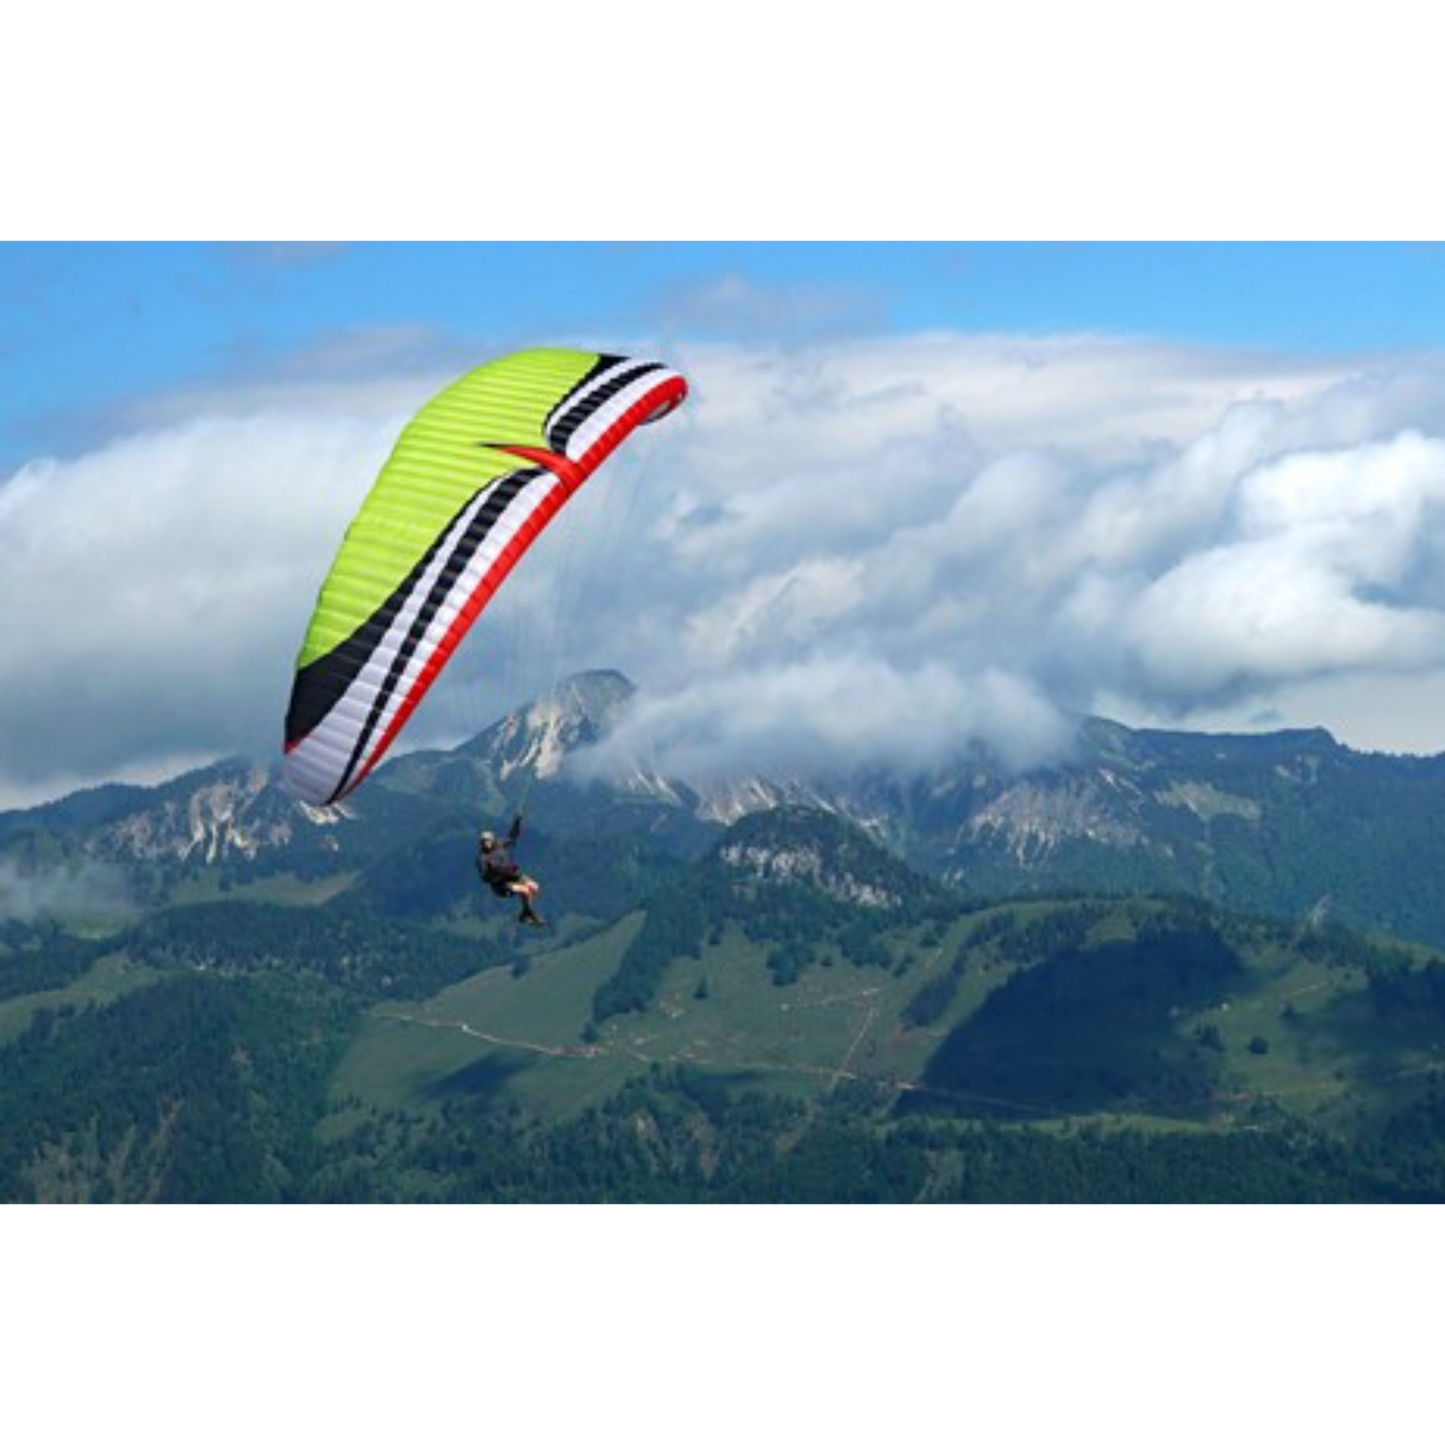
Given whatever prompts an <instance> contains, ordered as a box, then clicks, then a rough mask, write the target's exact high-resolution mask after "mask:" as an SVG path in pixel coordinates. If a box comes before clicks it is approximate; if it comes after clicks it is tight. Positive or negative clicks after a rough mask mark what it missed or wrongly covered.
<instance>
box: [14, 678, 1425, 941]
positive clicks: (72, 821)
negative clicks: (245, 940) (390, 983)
mask: <svg viewBox="0 0 1445 1445" xmlns="http://www.w3.org/2000/svg"><path fill="white" fill-rule="evenodd" d="M634 695H635V690H634V688H633V686H632V684H631V683H630V682H628V680H627V679H626V678H624V677H622V676H621V675H620V674H619V673H616V672H608V671H597V672H590V673H583V674H579V675H577V676H575V677H572V678H569V679H567V680H566V681H565V682H563V683H562V684H561V685H560V686H559V687H558V688H556V689H554V690H553V691H552V692H550V693H548V694H546V695H544V696H542V697H540V698H538V699H536V700H535V701H534V702H532V703H531V704H529V705H528V706H526V707H524V708H521V709H519V710H518V711H516V712H515V713H512V714H510V715H508V716H506V717H504V718H502V719H500V720H499V721H498V722H497V723H495V724H494V725H493V726H491V727H490V728H487V729H486V730H485V731H483V732H482V733H481V734H479V735H478V736H477V737H475V738H473V739H471V740H469V741H468V742H465V743H463V744H462V745H461V746H459V747H456V748H452V749H436V750H427V751H422V752H416V753H412V754H409V755H406V756H403V757H400V758H397V759H395V760H393V761H391V762H389V763H388V764H386V765H384V766H383V767H382V768H380V769H379V770H378V771H377V773H376V774H375V775H374V777H373V778H372V779H371V780H369V782H368V784H367V785H366V787H364V788H362V789H359V790H358V791H357V792H356V793H355V794H353V795H351V796H350V797H349V798H347V799H346V800H345V801H344V802H343V803H341V804H340V805H339V806H337V807H335V808H331V809H312V808H307V807H306V806H305V805H303V804H299V803H297V802H295V801H293V800H292V799H290V798H289V797H287V796H286V795H285V794H284V793H283V792H282V791H281V790H280V789H279V788H278V787H277V786H276V782H275V778H274V775H273V774H272V773H271V772H270V771H269V770H267V769H266V768H263V767H261V766H259V765H256V764H254V763H248V762H245V761H242V760H232V761H229V762H223V763H219V764H216V765H214V766H213V767H210V768H204V769H201V770H199V771H196V772H193V773H189V774H186V775H184V776H183V777H180V778H177V779H175V780H173V781H172V782H170V783H167V784H164V785H162V786H160V787H156V788H137V787H118V786H117V787H105V788H99V789H93V790H89V791H87V792H84V793H79V794H75V795H73V796H72V797H70V798H67V799H63V800H60V801H58V802H55V803H51V804H47V805H45V806H43V807H41V808H35V809H30V810H27V811H23V812H11V813H0V877H4V878H6V879H8V884H7V886H8V888H9V889H10V891H11V892H12V893H15V894H16V895H17V896H18V895H19V894H21V893H23V891H24V889H25V888H26V887H27V886H29V887H31V888H32V891H33V892H34V893H36V894H37V896H39V895H42V894H47V893H55V892H56V890H55V889H47V886H46V880H47V879H48V878H52V877H53V876H55V875H56V874H57V870H59V872H60V873H63V874H64V875H65V876H66V877H69V878H71V879H76V878H81V877H84V876H86V875H85V870H86V869H88V868H91V867H94V866H100V867H103V868H105V869H107V870H110V871H109V872H108V873H107V875H106V876H107V877H108V878H109V879H110V880H111V884H112V885H114V883H115V880H116V879H117V878H118V879H120V880H121V884H122V885H123V887H121V888H120V892H122V893H127V892H128V895H129V896H130V898H131V899H132V900H133V902H134V903H135V904H136V905H137V906H142V907H145V906H155V905H157V904H160V903H164V902H166V901H169V900H176V899H179V898H184V897H185V896H188V895H194V894H195V893H196V892H197V890H202V891H204V890H205V889H208V888H209V889H211V890H213V891H214V890H216V889H220V890H223V891H230V890H233V889H236V888H240V889H243V890H245V889H251V890H255V889H262V890H267V889H269V890H270V893H271V894H272V895H274V896H278V897H279V896H281V894H283V893H285V892H287V891H288V890H290V891H291V892H292V893H293V894H294V895H295V896H296V897H297V899H298V900H299V901H315V899H316V898H317V897H318V896H326V897H330V896H333V895H335V894H337V893H341V892H347V891H350V892H352V893H353V894H354V896H355V901H356V902H357V903H358V904H365V903H366V902H367V900H368V898H369V899H370V903H371V905H374V906H376V907H380V908H382V909H383V910H386V909H392V908H399V909H401V910H403V911H411V912H413V913H415V912H417V911H418V908H419V907H421V906H422V904H421V903H420V901H419V899H418V897H417V895H416V894H415V892H414V891H412V892H410V893H409V890H414V889H415V887H417V886H419V885H422V884H428V886H429V880H439V879H443V878H445V879H448V880H450V881H449V882H448V884H447V886H446V887H445V888H443V889H442V890H441V891H442V893H444V894H445V895H446V897H445V899H440V898H439V899H438V900H437V901H438V906H439V907H444V908H450V907H454V906H457V905H458V904H459V903H460V902H461V901H462V900H463V899H464V898H465V897H466V895H467V892H468V890H469V889H470V887H471V878H470V874H469V866H470V865H469V856H468V855H469V851H470V847H471V837H472V836H473V835H474V833H475V831H476V829H477V827H478V826H479V825H480V824H481V823H482V822H496V821H497V820H505V818H506V817H507V815H508V814H509V813H510V812H511V811H512V810H513V809H515V808H516V807H518V806H519V805H521V804H525V808H526V813H527V843H526V848H527V850H528V858H529V860H530V861H531V862H532V863H533V864H534V865H535V867H536V868H537V870H538V871H539V872H545V874H550V877H551V879H552V880H553V881H554V882H556V883H559V884H560V886H561V887H563V889H564V890H565V888H566V886H567V884H566V882H565V881H564V880H568V879H580V878H581V877H582V876H583V875H584V874H585V875H587V876H589V877H590V878H591V879H592V882H591V883H589V884H587V886H586V887H585V888H584V889H583V890H582V891H583V892H584V893H585V894H586V897H585V899H583V898H578V899H573V900H570V903H575V904H576V906H577V908H578V909H579V910H580V911H581V912H583V913H587V914H589V915H591V916H594V917H596V916H600V914H599V912H598V910H599V909H601V910H602V911H604V912H605V911H606V909H607V907H608V903H609V897H608V895H609V890H612V889H616V890H617V894H616V899H615V900H614V901H618V902H626V901H627V900H629V899H633V898H635V897H636V896H637V893H636V887H635V886H634V885H635V884H637V883H638V881H639V878H640V877H643V876H645V875H650V874H651V872H653V871H654V870H657V869H662V870H664V871H665V870H666V869H668V868H670V867H673V866H676V865H686V864H690V863H691V862H693V861H695V860H697V859H698V858H700V857H702V856H703V854H704V853H706V852H707V850H708V849H709V848H710V847H712V846H713V844H714V843H715V842H716V840H717V839H718V838H719V837H720V836H721V835H722V833H723V831H724V830H725V829H726V828H727V827H728V826H730V825H733V824H735V823H737V822H738V821H739V820H742V819H747V818H750V817H758V816H761V815H763V814H766V813H769V812H776V811H777V810H779V809H783V810H786V809H788V808H804V809H812V810H814V811H818V812H823V813H827V814H831V815H833V816H835V817H838V818H840V819H845V820H847V821H849V822H851V823H852V824H854V825H856V826H857V827H859V828H861V829H862V830H863V831H864V832H865V833H867V834H868V835H869V836H871V837H872V838H873V839H874V840H875V841H876V842H877V843H879V844H881V845H882V846H884V847H885V848H886V849H887V850H888V852H889V853H890V854H892V855H893V857H894V858H896V859H898V860H901V861H902V862H905V863H906V864H907V865H908V866H909V867H911V868H912V869H913V870H914V871H916V872H918V873H921V874H923V875H925V876H928V877H930V878H932V879H934V880H936V881H937V882H940V883H943V884H946V885H947V886H949V887H951V888H954V889H957V890H959V891H961V892H963V893H965V894H967V895H969V896H971V897H975V898H989V897H997V896H1000V895H1016V894H1031V893H1052V892H1057V891H1058V890H1060V889H1080V890H1086V891H1100V890H1104V891H1108V892H1114V893H1121V894H1129V893H1136V892H1141V891H1142V892H1171V893H1180V894H1190V895H1194V896H1199V897H1204V898H1208V899H1211V900H1213V901H1215V902H1218V903H1220V904H1222V905H1224V906H1227V907H1231V908H1243V909H1246V910H1250V911H1257V912H1265V913H1272V914H1276V915H1279V916H1283V917H1291V918H1303V917H1315V918H1319V917H1329V918H1335V919H1338V920H1340V921H1342V922H1345V923H1348V924H1351V925H1354V926H1356V927H1361V928H1366V929H1375V930H1379V931H1382V932H1387V933H1391V934H1396V935H1399V936H1402V937H1407V938H1414V939H1419V940H1422V941H1425V942H1434V943H1445V890H1442V889H1439V888H1438V887H1436V886H1435V882H1434V880H1435V878H1436V877H1437V876H1439V875H1440V873H1441V872H1442V871H1445V758H1442V757H1435V758H1411V757H1391V756H1388V755H1381V754H1367V753H1359V752H1355V751H1353V750H1352V749H1350V748H1347V747H1344V746H1342V745H1340V744H1339V743H1337V742H1336V741H1335V740H1334V739H1333V738H1332V737H1331V736H1330V735H1329V734H1328V733H1327V732H1325V731H1323V730H1322V729H1312V730H1297V731H1286V732H1277V733H1270V734H1260V735H1217V734H1190V733H1182V732H1164V731H1158V730H1134V729H1130V728H1126V727H1123V726H1121V725H1119V724H1117V723H1112V722H1107V721H1104V720H1101V719H1088V720H1085V721H1083V722H1082V723H1081V724H1080V726H1079V728H1078V732H1077V736H1076V738H1075V742H1074V746H1073V749H1072V751H1071V753H1070V755H1069V756H1068V757H1067V758H1065V759H1063V760H1061V761H1059V762H1057V763H1056V764H1054V765H1053V766H1050V767H1047V768H1039V769H1035V770H1032V771H1029V772H1025V773H1010V772H1008V771H1007V770H1005V769H1004V768H1003V767H1002V766H1001V765H1000V764H999V763H998V761H997V759H996V758H994V757H992V756H991V755H990V754H989V753H988V752H987V750H985V749H982V748H979V747H974V748H972V749H970V750H968V751H967V752H966V753H965V754H964V755H963V756H962V757H961V758H960V760H959V761H958V762H957V763H956V764H955V765H953V766H952V767H950V768H947V769H944V770H941V771H939V772H937V773H935V774H934V775H932V776H929V777H925V778H919V777H913V776H909V775H907V774H905V773H899V772H889V771H887V770H884V769H881V768H873V769H870V770H866V771H862V770H860V771H855V772H852V773H849V774H846V775H837V774H834V775H823V776H816V777H800V776H792V777H771V778H770V777H765V776H751V775H750V776H739V777H734V778H728V779H721V780H719V779H715V778H707V779H702V778H687V777H665V776H662V775H660V774H658V773H656V772H652V771H648V770H646V769H642V768H635V769H632V770H630V771H626V772H623V773H621V774H619V775H616V776H611V777H609V778H607V779H605V780H595V781H591V782H587V783H585V784H584V783H583V782H581V781H579V780H578V774H577V772H576V770H574V769H572V768H570V767H569V766H568V764H569V761H570V760H572V759H574V758H575V757H577V756H578V755H579V754H581V753H583V752H584V751H585V749H586V748H587V747H588V746H589V745H590V744H592V743H593V742H595V741H597V740H598V739H599V738H601V737H604V736H605V735H606V734H607V732H608V730H609V728H611V727H612V726H613V725H614V724H615V723H616V721H617V719H618V718H619V717H620V716H622V715H623V713H624V712H625V710H626V708H627V707H628V706H629V704H630V702H631V700H632V699H633V697H634ZM737 846H739V847H741V846H743V845H742V844H741V843H739V844H738V845H737ZM459 858H460V859H462V860H463V861H462V863H461V864H460V865H459V866H457V859H459ZM3 870H8V872H7V871H3ZM628 880H631V881H630V882H629V881H628ZM544 881H546V880H545V876H544ZM75 891H76V890H75V889H74V888H65V889H61V890H60V895H61V896H70V895H72V894H73V893H74V892H75ZM116 895H117V887H116V886H110V887H109V888H108V890H107V894H106V896H116ZM570 903H569V906H570ZM17 906H18V905H17ZM427 906H429V905H427Z"/></svg>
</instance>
